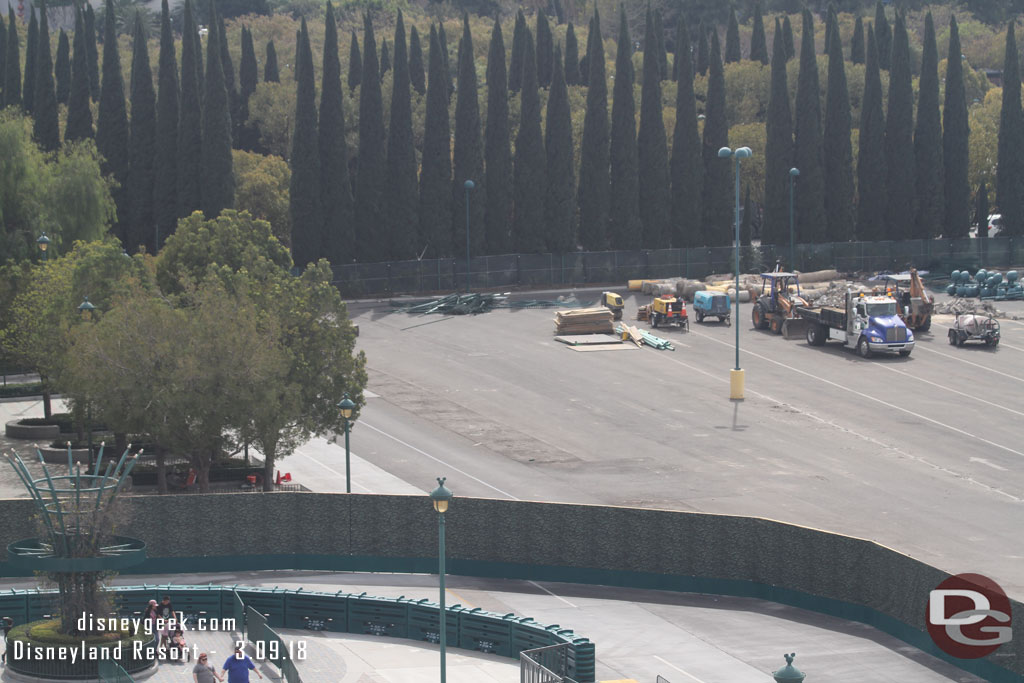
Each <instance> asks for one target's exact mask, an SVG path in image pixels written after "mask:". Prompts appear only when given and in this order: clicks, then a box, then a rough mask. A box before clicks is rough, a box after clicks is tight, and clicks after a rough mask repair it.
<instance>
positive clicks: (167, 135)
mask: <svg viewBox="0 0 1024 683" xmlns="http://www.w3.org/2000/svg"><path fill="white" fill-rule="evenodd" d="M180 101H181V98H180V94H179V91H178V60H177V58H176V57H175V56H174V33H173V32H172V31H171V12H170V8H169V6H168V2H167V0H163V2H161V3H160V58H159V62H158V64H157V95H156V157H155V158H154V160H153V171H154V174H153V223H154V224H155V225H156V234H155V235H154V236H153V245H152V249H151V251H153V252H154V253H155V252H157V251H160V248H161V247H163V245H164V241H165V240H166V239H167V237H168V235H170V234H172V233H173V232H174V229H175V227H176V226H177V219H178V106H179V104H180Z"/></svg>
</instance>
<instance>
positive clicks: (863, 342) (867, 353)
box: [857, 337, 871, 358]
mask: <svg viewBox="0 0 1024 683" xmlns="http://www.w3.org/2000/svg"><path fill="white" fill-rule="evenodd" d="M857 354H858V355H860V357H861V358H871V347H870V346H868V338H867V337H861V338H860V339H858V340H857Z"/></svg>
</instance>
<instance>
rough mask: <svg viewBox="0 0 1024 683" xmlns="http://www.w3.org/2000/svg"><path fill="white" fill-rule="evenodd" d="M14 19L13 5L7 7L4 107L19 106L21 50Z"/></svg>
mask: <svg viewBox="0 0 1024 683" xmlns="http://www.w3.org/2000/svg"><path fill="white" fill-rule="evenodd" d="M15 22H17V19H15V18H14V5H10V6H9V7H8V21H7V44H6V49H5V59H4V102H3V103H4V106H5V107H17V106H20V105H21V58H20V55H21V50H20V45H19V42H18V24H17V23H15Z"/></svg>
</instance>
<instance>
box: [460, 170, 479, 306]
mask: <svg viewBox="0 0 1024 683" xmlns="http://www.w3.org/2000/svg"><path fill="white" fill-rule="evenodd" d="M462 186H463V187H464V188H466V294H469V192H470V190H472V189H473V188H474V187H476V185H474V184H473V181H472V180H467V181H466V182H464V183H463V184H462Z"/></svg>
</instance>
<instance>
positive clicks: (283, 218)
mask: <svg viewBox="0 0 1024 683" xmlns="http://www.w3.org/2000/svg"><path fill="white" fill-rule="evenodd" d="M231 158H232V167H233V168H234V171H235V206H236V207H237V208H238V212H239V213H241V212H243V211H248V212H249V213H250V214H252V217H253V218H258V219H260V220H264V221H267V222H268V223H270V228H271V230H272V232H273V233H274V237H276V238H277V240H278V241H279V242H281V244H283V245H285V246H289V247H290V246H291V243H292V241H291V240H292V220H291V216H290V214H289V211H290V207H289V196H290V192H289V188H290V186H291V179H292V172H291V169H289V168H288V162H286V161H285V160H284V159H282V158H281V157H279V156H274V155H272V154H268V155H266V156H264V155H263V154H256V153H255V152H246V151H244V150H240V149H236V150H233V151H232V152H231Z"/></svg>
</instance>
